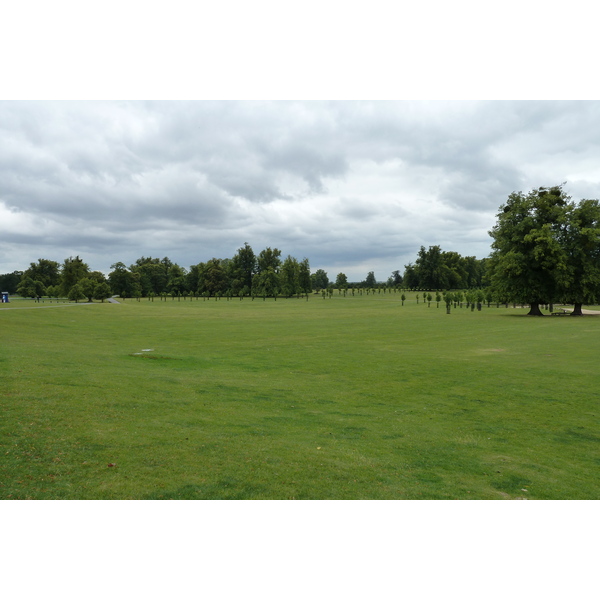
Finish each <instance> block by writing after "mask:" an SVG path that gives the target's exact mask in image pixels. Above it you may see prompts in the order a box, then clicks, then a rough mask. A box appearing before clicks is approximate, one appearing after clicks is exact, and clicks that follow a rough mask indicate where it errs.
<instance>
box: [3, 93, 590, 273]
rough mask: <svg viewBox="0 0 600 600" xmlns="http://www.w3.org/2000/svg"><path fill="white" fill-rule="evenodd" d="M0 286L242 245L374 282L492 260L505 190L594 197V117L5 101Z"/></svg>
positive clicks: (342, 105)
mask: <svg viewBox="0 0 600 600" xmlns="http://www.w3.org/2000/svg"><path fill="white" fill-rule="evenodd" d="M0 137H1V139H2V140H3V143H2V145H1V146H0V239H1V240H2V244H1V245H0V272H5V273H6V272H10V271H12V270H14V269H24V268H27V266H28V265H29V263H30V262H32V261H35V260H37V259H38V258H49V259H52V260H56V261H59V262H62V261H63V260H64V259H65V258H66V257H68V256H75V255H79V256H81V257H82V258H83V259H84V260H85V261H86V262H87V263H88V264H89V265H90V267H91V268H92V269H98V270H101V271H104V272H108V271H109V270H110V266H111V264H113V263H114V262H117V261H123V262H124V263H126V264H127V265H129V264H131V263H132V262H134V261H135V259H136V258H138V257H140V256H153V257H159V258H162V257H164V256H168V257H169V258H171V260H173V261H174V262H177V263H179V264H180V265H182V266H184V267H189V266H190V265H192V264H196V263H198V262H200V261H206V260H208V259H210V258H212V257H218V258H226V257H231V256H233V255H234V254H235V252H236V251H237V249H238V248H239V247H240V246H242V245H243V244H244V242H248V243H249V244H250V245H251V246H252V247H253V249H254V250H255V252H256V253H258V252H259V251H260V250H262V249H263V248H265V247H266V246H271V247H277V248H279V249H280V250H281V251H282V254H283V256H287V254H291V255H292V256H295V257H296V258H298V259H302V258H304V257H308V258H309V260H310V264H311V269H312V270H313V271H314V270H316V269H318V268H322V269H325V270H326V271H327V272H328V274H329V276H330V278H335V276H336V274H337V273H338V272H344V273H346V274H347V276H348V277H349V279H350V280H352V281H359V280H362V279H364V278H365V276H366V275H367V273H368V272H369V271H375V275H376V277H377V279H378V280H380V281H381V280H385V279H387V277H388V276H389V275H390V274H391V272H392V271H393V270H396V269H400V270H401V271H403V270H404V265H405V264H407V263H408V262H409V261H412V260H414V259H415V257H416V253H417V251H418V250H419V247H420V246H421V245H423V246H425V247H428V246H430V245H436V244H439V245H440V246H441V247H442V249H443V250H454V251H457V252H459V253H460V254H462V255H464V256H472V255H474V256H477V257H478V258H483V257H485V256H487V255H488V254H489V251H490V238H489V236H488V233H487V232H488V231H489V229H490V228H491V227H492V226H493V224H494V222H495V214H496V212H497V209H498V207H499V206H500V204H502V203H503V202H504V201H505V199H506V197H507V195H508V194H509V193H511V192H512V191H518V190H523V191H527V190H529V189H531V188H533V187H538V186H541V185H554V184H558V183H561V182H564V181H566V182H567V184H566V189H567V191H568V192H569V193H570V194H571V195H572V196H573V197H574V198H575V199H580V198H583V197H587V198H590V197H591V198H598V197H600V193H599V192H600V190H599V184H600V160H599V159H600V103H598V102H593V101H585V102H552V101H545V102H544V101H542V102H539V101H517V102H509V101H492V102H462V101H451V102H441V101H430V102H419V101H381V102H377V101H373V102H352V101H335V102H322V101H312V102H311V101H303V102H287V101H274V102H258V101H183V102H175V101H156V102H140V101H131V102H108V101H100V102H90V101H77V102H59V101H30V102H21V101H4V102H1V103H0Z"/></svg>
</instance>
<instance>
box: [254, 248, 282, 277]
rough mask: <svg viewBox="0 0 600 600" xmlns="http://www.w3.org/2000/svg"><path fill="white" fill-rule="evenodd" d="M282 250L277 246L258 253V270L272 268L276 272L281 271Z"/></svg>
mask: <svg viewBox="0 0 600 600" xmlns="http://www.w3.org/2000/svg"><path fill="white" fill-rule="evenodd" d="M280 256H281V250H278V249H277V248H273V249H271V248H265V249H264V250H262V251H261V253H260V254H259V255H258V258H257V260H256V262H257V270H258V272H259V273H261V272H262V271H266V270H267V269H269V268H271V269H273V271H274V272H275V273H279V267H280V265H281V258H280Z"/></svg>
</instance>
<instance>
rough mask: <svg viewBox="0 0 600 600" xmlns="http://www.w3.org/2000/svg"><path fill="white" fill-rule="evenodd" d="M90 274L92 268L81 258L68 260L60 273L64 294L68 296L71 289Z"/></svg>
mask: <svg viewBox="0 0 600 600" xmlns="http://www.w3.org/2000/svg"><path fill="white" fill-rule="evenodd" d="M40 260H41V259H40ZM89 272H90V268H89V267H88V265H87V264H86V263H84V262H83V260H81V258H79V256H76V257H75V258H73V257H72V256H71V257H69V258H66V259H65V260H64V262H63V264H62V267H61V271H60V278H61V282H60V285H61V289H62V293H63V294H64V295H66V296H68V295H69V293H70V290H71V288H72V287H73V286H74V285H75V284H77V283H79V281H80V280H81V279H83V278H84V277H87V275H88V274H89Z"/></svg>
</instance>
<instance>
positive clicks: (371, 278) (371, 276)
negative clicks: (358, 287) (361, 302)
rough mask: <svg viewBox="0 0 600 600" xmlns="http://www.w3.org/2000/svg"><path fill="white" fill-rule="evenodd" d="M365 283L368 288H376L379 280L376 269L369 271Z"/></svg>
mask: <svg viewBox="0 0 600 600" xmlns="http://www.w3.org/2000/svg"><path fill="white" fill-rule="evenodd" d="M363 285H364V286H365V287H367V288H374V287H375V286H376V285H377V280H376V279H375V271H369V273H368V274H367V278H366V279H365V280H364V281H363Z"/></svg>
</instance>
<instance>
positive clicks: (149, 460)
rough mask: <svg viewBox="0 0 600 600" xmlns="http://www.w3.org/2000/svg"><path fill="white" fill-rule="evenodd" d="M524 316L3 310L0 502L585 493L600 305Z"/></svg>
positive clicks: (296, 308) (595, 447)
mask: <svg viewBox="0 0 600 600" xmlns="http://www.w3.org/2000/svg"><path fill="white" fill-rule="evenodd" d="M525 312H526V310H520V309H517V310H514V309H512V308H511V309H504V308H500V309H496V308H490V309H487V308H484V309H483V310H482V312H477V311H475V312H471V311H470V310H466V309H462V310H461V309H457V310H453V311H452V314H451V315H446V312H445V308H443V307H442V306H440V308H439V309H438V308H436V307H435V302H434V303H432V306H431V308H428V307H427V306H426V305H424V304H423V303H420V304H419V305H416V304H415V302H414V300H413V299H411V300H410V301H408V302H407V303H406V305H405V306H404V307H402V306H400V301H399V296H398V295H391V296H390V295H377V296H375V297H373V296H362V297H358V296H357V297H347V298H344V297H339V296H337V295H334V297H333V298H332V299H331V300H329V299H328V300H323V299H321V298H317V297H314V298H311V299H310V301H309V302H306V301H305V300H297V299H291V300H282V299H280V300H278V301H277V302H274V301H273V300H267V301H266V302H263V301H262V300H255V301H254V302H252V301H251V300H249V299H245V300H244V301H243V302H240V301H239V300H232V301H230V302H227V301H226V300H224V299H222V300H220V301H218V302H216V301H214V300H212V301H209V302H204V301H202V300H200V301H192V302H190V301H189V300H188V301H185V302H184V301H181V302H177V301H171V300H168V301H167V302H158V301H155V302H148V301H147V300H144V301H142V302H139V303H138V302H135V301H127V303H125V304H122V305H110V304H95V305H93V306H79V307H59V308H57V307H54V308H53V309H51V310H45V309H44V310H42V309H40V310H12V311H2V310H0V330H1V331H2V340H3V344H2V347H1V348H0V374H1V376H2V385H1V386H0V407H1V410H2V420H1V422H0V455H1V456H2V461H1V462H0V498H39V499H50V498H81V499H84V498H100V499H108V498H198V499H201V498H212V499H220V498H282V499H285V498H297V499H309V498H315V499H316V498H336V499H343V498H347V499H350V498H372V499H375V498H381V499H383V498H395V499H402V498H418V499H421V498H444V499H446V498H448V499H449V498H517V497H528V498H540V499H541V498H599V497H600V481H599V480H598V477H597V473H598V467H599V465H600V445H599V443H598V442H599V441H600V433H599V427H598V426H599V418H598V414H599V413H598V410H599V407H598V392H597V390H598V389H600V385H599V384H600V375H599V374H598V371H597V369H596V367H595V362H596V359H595V357H596V356H597V353H598V349H599V346H600V341H599V340H600V337H599V336H598V332H599V330H600V318H599V317H584V318H569V317H564V318H543V319H535V318H527V317H524V316H522V315H524V313H525ZM148 348H152V349H154V351H153V352H147V353H141V354H137V355H136V353H139V352H141V350H142V349H148ZM109 463H110V464H115V465H116V466H114V467H108V466H107V465H108V464H109ZM523 490H527V491H523Z"/></svg>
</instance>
